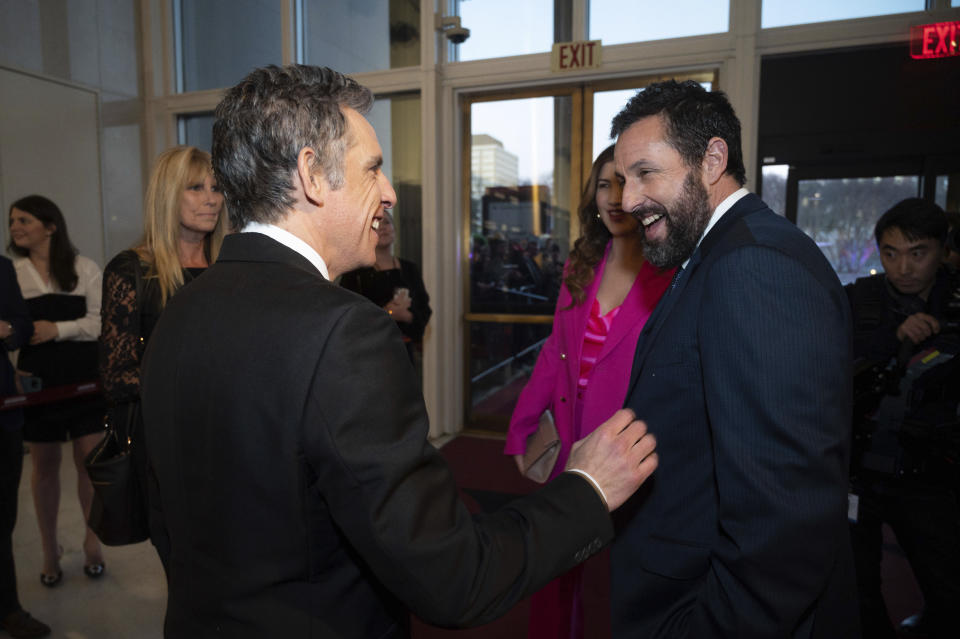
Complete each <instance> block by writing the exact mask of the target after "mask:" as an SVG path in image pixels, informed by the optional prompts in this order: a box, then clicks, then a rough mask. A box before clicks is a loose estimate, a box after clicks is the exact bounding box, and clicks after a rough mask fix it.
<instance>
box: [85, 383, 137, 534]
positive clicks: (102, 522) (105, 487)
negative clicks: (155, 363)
mask: <svg viewBox="0 0 960 639" xmlns="http://www.w3.org/2000/svg"><path fill="white" fill-rule="evenodd" d="M139 420H140V402H139V401H135V402H129V403H127V404H124V405H121V406H117V407H115V408H113V409H111V410H110V411H109V412H108V413H107V419H106V421H107V434H106V435H105V436H104V438H103V440H101V442H100V443H99V444H97V446H96V447H95V448H94V449H93V450H92V451H90V454H89V455H88V456H87V459H86V461H85V462H84V464H85V465H86V467H87V474H88V475H89V476H90V482H91V483H92V484H93V503H92V505H91V506H90V519H89V522H88V523H89V524H90V529H91V530H93V532H94V533H96V535H97V537H99V538H100V541H102V542H103V543H104V544H106V545H107V546H123V545H125V544H135V543H138V542H141V541H144V540H145V539H147V538H148V537H149V536H150V527H149V524H148V520H147V502H146V499H145V497H144V494H145V491H144V489H143V488H144V487H142V486H141V484H140V477H139V474H138V473H137V467H136V464H135V462H134V460H133V458H132V449H131V446H130V443H131V438H132V435H133V433H134V431H135V430H136V426H137V424H138V422H139Z"/></svg>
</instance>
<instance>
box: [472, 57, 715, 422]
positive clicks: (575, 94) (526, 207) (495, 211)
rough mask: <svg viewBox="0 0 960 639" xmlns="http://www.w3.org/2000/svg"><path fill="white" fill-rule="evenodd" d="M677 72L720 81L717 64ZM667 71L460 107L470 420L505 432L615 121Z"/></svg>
mask: <svg viewBox="0 0 960 639" xmlns="http://www.w3.org/2000/svg"><path fill="white" fill-rule="evenodd" d="M672 77H677V78H678V79H696V80H697V81H699V82H705V83H708V84H709V83H712V82H713V81H714V76H713V72H706V73H698V74H686V75H684V76H682V77H679V76H672ZM659 79H662V78H660V77H645V78H632V79H627V80H617V81H612V82H604V83H594V84H590V85H585V84H578V85H574V86H566V87H562V88H559V89H558V88H556V87H551V88H550V89H543V90H529V91H523V92H517V91H514V92H510V93H498V94H489V95H482V96H471V97H469V98H467V99H465V100H464V101H463V103H462V108H463V111H462V118H463V119H462V122H463V140H464V152H463V167H464V175H463V185H464V186H463V195H464V201H463V210H464V212H465V217H466V220H465V224H464V228H465V229H466V232H465V236H466V237H465V238H464V243H465V250H464V255H465V256H466V259H465V264H464V268H463V272H464V291H465V293H466V294H465V295H464V299H465V307H466V308H465V309H464V320H465V322H466V327H465V328H466V330H465V335H466V339H467V344H466V345H465V348H466V356H465V358H464V361H465V368H466V370H465V386H466V392H465V397H466V407H465V412H466V424H467V427H468V428H470V429H474V430H476V429H479V430H484V431H492V432H496V433H504V432H506V428H507V424H508V423H509V419H510V414H511V413H512V412H513V407H514V405H515V404H516V401H517V398H518V397H519V395H520V392H521V391H522V390H523V387H524V385H525V384H526V382H527V380H528V379H529V377H530V374H531V372H532V371H533V366H534V364H535V363H536V361H537V356H538V355H539V352H540V347H541V346H543V343H544V342H545V341H546V339H547V337H549V335H550V331H551V328H552V326H551V324H552V322H553V313H554V308H555V306H556V302H557V296H558V294H559V291H560V284H561V281H562V275H563V265H564V263H565V262H566V259H567V256H568V254H569V252H570V249H571V248H572V247H573V243H574V241H575V240H576V239H577V237H578V234H579V224H578V222H577V208H578V206H579V202H580V193H581V191H582V188H583V184H584V183H585V181H586V179H587V178H588V176H589V174H590V168H591V166H592V163H593V158H594V157H596V155H598V154H599V152H600V151H601V150H603V149H604V148H605V147H606V146H608V145H609V144H611V143H612V140H610V138H609V136H610V121H611V119H612V118H613V116H614V115H616V113H617V112H619V111H620V109H621V108H623V106H624V104H626V102H627V100H628V99H629V98H630V97H631V96H633V95H634V94H635V93H636V92H637V90H638V89H639V88H641V87H643V86H645V85H646V84H648V83H650V82H653V81H655V80H659Z"/></svg>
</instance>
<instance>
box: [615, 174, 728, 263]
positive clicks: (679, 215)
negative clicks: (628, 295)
mask: <svg viewBox="0 0 960 639" xmlns="http://www.w3.org/2000/svg"><path fill="white" fill-rule="evenodd" d="M631 213H632V214H633V215H634V216H635V217H636V218H637V219H638V220H642V219H643V218H644V217H646V216H648V215H651V214H653V213H661V214H663V223H664V224H666V225H667V235H666V238H665V239H663V240H648V239H647V237H646V234H645V233H644V232H643V227H642V224H641V228H640V229H639V232H640V233H644V234H643V235H642V237H643V240H642V244H643V255H644V257H645V258H646V259H647V261H648V262H650V263H651V264H653V265H654V266H656V267H658V268H674V267H676V266H680V265H681V264H683V263H684V262H685V261H686V260H687V259H688V258H689V257H690V256H691V255H693V250H694V249H695V248H696V247H697V242H698V241H699V240H700V236H701V235H702V234H703V229H705V228H706V227H707V222H709V221H710V216H711V215H712V213H713V211H711V209H710V198H709V196H708V195H707V189H706V187H704V186H703V181H702V180H700V179H699V176H698V175H697V174H696V172H695V171H692V170H691V171H687V177H685V178H684V180H683V189H682V190H681V191H680V195H679V196H677V199H676V200H675V201H673V202H672V203H670V205H669V208H668V207H665V206H663V205H659V204H653V205H647V206H644V207H641V208H639V209H636V210H634V211H631Z"/></svg>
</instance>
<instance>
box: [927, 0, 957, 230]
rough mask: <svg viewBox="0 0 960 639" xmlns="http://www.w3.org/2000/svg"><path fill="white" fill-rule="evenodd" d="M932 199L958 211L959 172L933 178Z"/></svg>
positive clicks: (948, 208) (951, 209)
mask: <svg viewBox="0 0 960 639" xmlns="http://www.w3.org/2000/svg"><path fill="white" fill-rule="evenodd" d="M958 2H960V0H958ZM933 201H934V202H936V203H937V204H938V205H939V206H940V208H942V209H943V210H944V211H954V212H960V173H948V174H946V175H938V176H937V177H936V178H934V194H933Z"/></svg>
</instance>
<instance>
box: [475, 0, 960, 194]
mask: <svg viewBox="0 0 960 639" xmlns="http://www.w3.org/2000/svg"><path fill="white" fill-rule="evenodd" d="M953 2H954V3H955V4H956V3H960V0H953ZM553 5H554V0H460V17H461V22H462V24H463V26H464V27H466V28H468V29H470V38H469V39H468V40H467V41H466V42H465V43H464V44H462V45H460V51H459V55H460V60H462V61H466V60H480V59H486V58H492V57H501V56H508V55H520V54H526V53H540V52H544V51H549V50H550V48H551V45H552V42H553ZM923 8H924V0H843V1H842V2H838V1H837V0H804V1H803V2H800V1H798V0H763V10H762V11H763V13H762V18H761V24H762V26H763V27H764V28H769V27H777V26H786V25H792V24H802V23H806V22H813V21H822V20H840V19H845V18H851V17H860V16H864V15H885V14H890V13H899V12H905V11H920V10H922V9H923ZM504 16H510V19H509V20H505V19H504ZM628 17H629V19H627V18H628ZM589 20H590V34H589V37H590V39H593V40H601V41H602V42H603V44H605V45H610V44H620V43H624V42H638V41H645V40H658V39H663V38H674V37H681V36H690V35H700V34H706V33H718V32H724V31H727V30H728V28H729V10H728V3H727V2H724V1H722V0H670V1H669V2H664V1H663V0H590V16H589ZM633 93H634V91H633V90H626V91H610V92H606V93H605V94H603V93H598V94H596V98H595V101H594V126H593V131H594V133H593V155H594V157H596V155H597V154H598V153H599V152H600V151H601V150H602V149H603V148H604V147H606V146H607V145H608V144H610V143H611V140H610V139H609V133H610V120H611V119H612V118H613V116H614V115H615V114H616V113H617V112H618V111H619V110H620V109H621V108H622V107H623V105H624V104H626V101H627V99H629V97H630V96H631V95H633ZM558 99H563V98H558ZM553 100H554V98H552V97H545V98H527V99H520V100H510V101H503V102H483V103H474V105H473V108H472V111H471V128H472V133H473V134H479V133H486V134H488V135H491V136H493V137H494V138H497V139H498V140H500V141H501V142H503V143H504V148H506V150H508V151H510V152H511V153H513V154H514V155H516V156H518V158H519V172H520V180H521V181H534V180H535V179H539V178H541V177H542V176H543V175H544V174H545V173H547V172H550V171H552V167H553V126H554V122H553V117H554V115H553V111H554V110H553Z"/></svg>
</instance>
